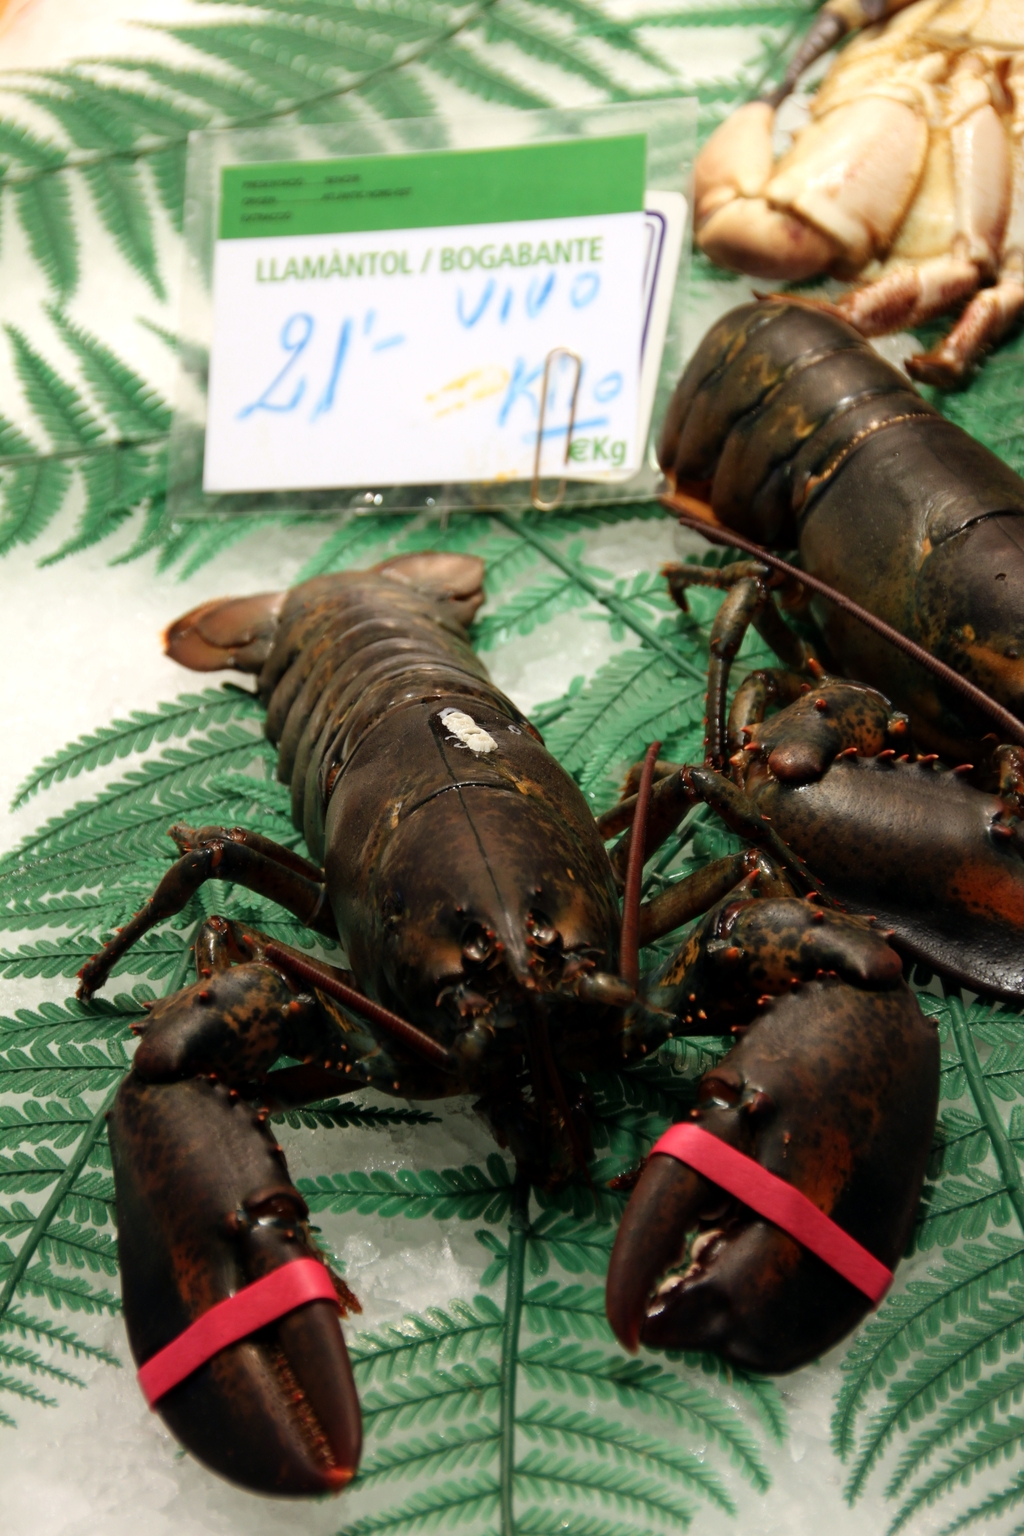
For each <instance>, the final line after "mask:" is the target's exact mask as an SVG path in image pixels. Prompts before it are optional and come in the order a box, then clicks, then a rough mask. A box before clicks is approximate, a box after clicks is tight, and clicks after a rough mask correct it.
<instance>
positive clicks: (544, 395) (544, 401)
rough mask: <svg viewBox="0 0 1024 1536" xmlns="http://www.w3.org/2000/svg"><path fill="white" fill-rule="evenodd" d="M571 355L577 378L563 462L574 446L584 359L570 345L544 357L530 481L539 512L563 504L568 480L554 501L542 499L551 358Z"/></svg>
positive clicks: (566, 431) (533, 500)
mask: <svg viewBox="0 0 1024 1536" xmlns="http://www.w3.org/2000/svg"><path fill="white" fill-rule="evenodd" d="M558 356H562V357H571V358H572V360H573V362H574V363H575V364H576V380H575V383H574V384H573V386H572V400H571V402H570V405H569V425H568V426H567V427H566V429H565V457H564V458H563V460H562V462H563V464H568V462H569V449H570V447H571V446H572V429H573V427H574V426H575V425H576V400H577V398H578V396H579V392H580V379H581V378H582V376H583V360H582V358H580V357H579V356H577V354H576V353H575V352H570V351H569V348H568V347H552V349H551V351H550V352H549V353H548V355H547V357H546V358H545V359H544V379H543V382H542V384H541V392H540V421H539V422H538V423H537V446H536V448H535V450H534V454H533V479H532V480H531V482H530V502H531V504H532V505H533V506H534V507H536V509H537V511H538V512H553V511H554V510H555V508H556V507H557V506H560V505H561V501H562V497H563V496H564V495H565V487H566V483H567V482H566V481H565V480H564V479H563V480H560V481H559V482H558V490H557V491H556V492H555V499H554V501H542V500H541V495H540V456H541V450H542V449H543V446H544V416H545V413H546V411H547V406H548V374H549V373H550V372H551V359H552V358H554V357H558Z"/></svg>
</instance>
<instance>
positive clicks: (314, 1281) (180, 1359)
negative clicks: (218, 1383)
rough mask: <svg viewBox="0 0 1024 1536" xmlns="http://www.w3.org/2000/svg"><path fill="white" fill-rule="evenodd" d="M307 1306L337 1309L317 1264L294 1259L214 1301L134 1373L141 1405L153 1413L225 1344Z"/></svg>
mask: <svg viewBox="0 0 1024 1536" xmlns="http://www.w3.org/2000/svg"><path fill="white" fill-rule="evenodd" d="M311 1301H331V1302H333V1303H334V1305H335V1306H338V1305H339V1303H338V1293H337V1291H336V1290H335V1289H334V1284H333V1282H332V1280H331V1277H330V1275H329V1274H328V1272H327V1270H326V1269H325V1267H324V1266H323V1264H321V1263H320V1262H319V1261H318V1260H317V1259H293V1260H292V1262H291V1263H290V1264H283V1265H282V1266H281V1268H280V1269H274V1270H271V1272H270V1274H269V1275H264V1276H263V1278H262V1279H261V1280H255V1281H254V1282H253V1284H252V1285H247V1286H246V1287H245V1289H244V1290H241V1291H236V1293H235V1295H234V1296H228V1297H227V1299H226V1300H225V1301H219V1302H218V1303H217V1305H216V1306H214V1307H211V1308H210V1310H209V1312H204V1313H203V1315H202V1317H197V1318H196V1320H195V1322H194V1323H192V1324H191V1325H190V1326H189V1327H188V1328H186V1329H185V1331H184V1333H179V1334H178V1337H177V1338H176V1339H172V1340H171V1342H170V1344H168V1345H166V1346H165V1348H163V1349H161V1350H160V1351H159V1352H158V1353H157V1354H155V1355H153V1356H152V1358H151V1359H149V1360H147V1361H146V1363H145V1365H143V1366H141V1367H140V1368H139V1372H138V1381H139V1386H140V1387H141V1388H142V1395H143V1396H144V1397H145V1399H146V1402H147V1403H148V1404H149V1406H150V1407H151V1408H155V1407H156V1404H157V1403H158V1402H159V1401H160V1399H161V1398H162V1397H163V1396H164V1395H165V1394H166V1393H168V1392H169V1391H170V1390H171V1388H172V1387H176V1386H177V1385H178V1383H179V1382H182V1381H184V1380H185V1377H186V1376H191V1375H192V1372H193V1371H198V1369H199V1367H200V1366H201V1365H205V1364H206V1362H207V1361H208V1360H212V1359H213V1357H214V1355H218V1354H220V1352H221V1350H222V1349H227V1347H228V1345H229V1344H237V1343H238V1341H239V1339H244V1338H246V1337H248V1335H249V1334H250V1333H255V1332H256V1331H257V1330H258V1329H260V1328H265V1327H266V1326H267V1324H268V1323H274V1322H276V1321H277V1319H278V1318H279V1317H285V1316H286V1315H287V1314H288V1313H289V1312H294V1311H295V1309H296V1308H297V1307H304V1306H306V1305H307V1303H308V1302H311Z"/></svg>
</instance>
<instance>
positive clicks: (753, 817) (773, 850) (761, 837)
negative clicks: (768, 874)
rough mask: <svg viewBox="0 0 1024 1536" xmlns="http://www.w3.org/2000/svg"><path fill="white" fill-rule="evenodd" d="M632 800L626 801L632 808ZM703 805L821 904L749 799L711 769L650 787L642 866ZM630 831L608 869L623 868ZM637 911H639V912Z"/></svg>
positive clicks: (680, 773) (688, 771)
mask: <svg viewBox="0 0 1024 1536" xmlns="http://www.w3.org/2000/svg"><path fill="white" fill-rule="evenodd" d="M635 799H636V797H635V796H634V797H633V801H632V802H628V801H627V802H626V806H629V805H630V804H631V803H632V804H633V806H634V807H635ZM701 802H703V803H704V804H705V805H709V806H710V807H711V809H712V810H713V811H714V812H715V814H716V815H718V816H720V817H721V818H722V820H723V821H724V822H725V824H726V826H727V827H728V828H729V830H730V831H731V832H735V833H736V834H737V836H739V837H742V838H743V839H744V840H745V841H746V842H748V843H752V844H753V845H754V847H755V848H757V849H760V850H761V851H762V852H763V853H764V854H766V855H767V856H768V858H769V859H771V860H772V862H773V863H774V864H776V865H777V866H778V867H779V869H781V870H784V871H785V873H786V876H787V878H788V879H789V880H791V881H792V883H793V885H794V887H795V888H796V889H797V890H798V891H802V892H807V893H811V892H814V893H815V894H816V895H817V896H818V897H819V898H820V899H821V900H823V901H827V897H826V896H825V895H824V893H823V892H822V891H821V890H820V887H819V886H818V884H817V882H816V881H815V879H814V877H813V876H812V875H811V874H810V872H809V871H808V870H807V869H806V867H805V866H804V863H803V860H802V859H799V858H797V856H796V854H794V853H793V852H792V851H791V849H790V848H789V847H788V846H787V845H786V844H785V843H784V842H783V841H782V839H781V838H780V837H779V835H778V834H777V833H776V832H774V831H773V830H772V828H771V826H770V825H769V824H768V823H767V822H766V821H765V819H764V817H763V816H762V815H761V812H760V811H759V810H758V809H757V807H756V805H755V804H754V802H753V801H752V800H751V799H750V797H749V795H747V794H745V793H744V791H743V790H742V789H739V788H737V786H736V785H735V784H733V783H732V781H731V780H729V779H727V778H725V777H724V775H722V774H720V773H716V772H715V771H714V769H712V768H685V767H684V768H680V769H678V770H677V771H676V772H675V773H673V774H672V775H671V776H670V777H668V778H665V779H661V780H659V782H658V783H657V784H655V786H654V789H653V791H652V793H651V808H650V813H649V816H648V822H647V836H646V838H645V841H644V862H645V863H646V861H647V859H649V858H650V856H651V854H652V853H654V851H655V850H656V849H657V848H658V847H659V846H660V845H661V844H662V843H663V842H664V841H665V838H666V837H667V836H668V835H669V833H670V832H672V831H673V829H674V828H675V827H677V826H678V825H679V823H680V821H681V820H682V819H683V816H684V815H685V814H686V812H687V811H688V810H689V809H690V807H691V806H693V805H698V804H700V803H701ZM631 838H632V828H630V831H629V832H627V834H626V836H625V837H624V838H622V840H621V842H619V843H618V844H617V846H616V848H615V850H614V852H613V854H612V864H613V866H615V867H616V868H625V864H626V861H627V860H628V858H629V844H630V841H631ZM641 910H642V909H641Z"/></svg>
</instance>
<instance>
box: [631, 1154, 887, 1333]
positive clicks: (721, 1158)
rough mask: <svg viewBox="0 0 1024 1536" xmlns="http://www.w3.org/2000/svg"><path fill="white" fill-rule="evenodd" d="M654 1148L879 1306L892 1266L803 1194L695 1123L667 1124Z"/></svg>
mask: <svg viewBox="0 0 1024 1536" xmlns="http://www.w3.org/2000/svg"><path fill="white" fill-rule="evenodd" d="M657 1152H661V1153H664V1154H665V1155H666V1156H668V1157H674V1158H676V1159H677V1160H678V1161H679V1162H681V1163H686V1164H687V1165H688V1167H690V1168H693V1169H695V1171H696V1172H697V1173H700V1174H703V1175H704V1177H705V1178H706V1179H710V1180H711V1182H712V1183H713V1184H717V1185H719V1187H720V1188H721V1189H724V1190H726V1191H727V1193H728V1194H730V1195H735V1196H736V1198H737V1200H742V1201H743V1204H744V1205H749V1206H750V1208H751V1210H753V1211H756V1212H757V1214H758V1215H759V1216H764V1217H766V1218H767V1219H768V1221H771V1222H774V1223H775V1225H776V1226H777V1227H781V1228H782V1230H783V1232H788V1233H789V1236H790V1237H795V1238H796V1240H797V1242H798V1243H802V1245H803V1246H804V1247H805V1248H808V1249H810V1251H811V1253H814V1254H817V1256H818V1258H819V1259H823V1260H824V1262H825V1263H826V1264H827V1265H828V1266H829V1268H830V1269H834V1270H835V1271H836V1273H837V1274H840V1275H842V1277H843V1279H844V1280H849V1282H850V1284H851V1285H855V1286H856V1287H857V1289H858V1291H863V1293H864V1295H865V1296H867V1297H868V1298H869V1300H870V1301H871V1303H872V1305H873V1306H876V1307H877V1306H878V1303H879V1302H880V1301H881V1299H882V1297H883V1296H884V1295H885V1293H886V1291H887V1290H888V1289H889V1287H890V1285H891V1284H892V1270H890V1269H886V1267H885V1265H884V1264H882V1263H880V1262H879V1260H878V1259H876V1258H875V1256H874V1254H871V1253H868V1251H867V1249H866V1248H862V1247H861V1245H860V1243H858V1242H857V1241H856V1239H854V1238H852V1237H851V1236H850V1234H849V1232H844V1231H843V1229H842V1227H837V1226H836V1224H835V1222H834V1221H833V1220H832V1219H831V1217H829V1216H826V1215H825V1213H824V1211H819V1210H818V1207H817V1206H816V1205H813V1204H812V1203H811V1201H810V1200H808V1198H807V1196H806V1195H802V1194H801V1193H800V1191H799V1190H798V1189H794V1188H793V1186H792V1184H787V1183H786V1181H785V1179H780V1178H779V1177H778V1176H777V1175H776V1174H774V1173H769V1172H768V1170H767V1168H762V1167H761V1165H760V1163H755V1162H754V1160H753V1158H752V1157H747V1155H746V1154H745V1153H744V1152H737V1150H736V1148H735V1147H730V1146H727V1144H726V1143H725V1142H724V1141H720V1140H719V1138H718V1137H717V1136H712V1135H711V1134H710V1132H709V1131H702V1130H701V1128H700V1126H697V1125H673V1126H670V1127H669V1129H668V1130H667V1131H666V1132H665V1134H664V1136H662V1138H661V1140H660V1141H656V1142H655V1143H654V1146H653V1147H652V1148H651V1156H652V1157H653V1156H654V1155H655V1153H657Z"/></svg>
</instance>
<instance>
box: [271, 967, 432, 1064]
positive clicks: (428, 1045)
mask: <svg viewBox="0 0 1024 1536" xmlns="http://www.w3.org/2000/svg"><path fill="white" fill-rule="evenodd" d="M263 953H264V955H265V956H266V958H267V959H268V960H270V961H271V962H272V963H273V964H274V965H277V966H280V968H281V970H282V971H288V972H290V974H291V975H293V976H298V977H301V979H302V980H303V981H308V982H310V983H311V985H313V986H314V987H317V988H318V989H319V990H320V991H321V992H326V993H327V994H328V996H329V997H335V998H337V1000H338V1002H339V1003H344V1005H345V1007H346V1008H350V1009H351V1010H352V1012H353V1013H358V1014H359V1015H360V1016H361V1017H362V1018H364V1019H369V1020H370V1022H371V1023H372V1024H378V1025H379V1026H380V1027H381V1029H386V1030H387V1032H388V1034H390V1035H394V1037H395V1039H396V1040H400V1041H401V1042H402V1044H403V1045H404V1046H405V1047H406V1049H407V1050H410V1051H412V1052H413V1053H414V1054H415V1055H417V1056H424V1057H426V1059H427V1061H430V1062H432V1063H433V1064H434V1065H435V1066H438V1067H444V1068H446V1069H447V1070H448V1071H449V1072H450V1071H452V1069H453V1068H454V1066H455V1062H454V1059H453V1057H452V1053H451V1051H449V1050H447V1049H446V1048H445V1046H443V1045H442V1044H441V1042H440V1041H439V1040H434V1039H433V1038H432V1037H431V1036H430V1035H428V1034H425V1033H424V1031H423V1030H422V1029H417V1028H416V1026H415V1024H410V1023H409V1022H408V1021H407V1020H406V1019H401V1018H399V1016H398V1014H397V1013H392V1012H391V1010H390V1009H389V1008H382V1007H381V1005H380V1003H375V1002H374V1001H373V1000H372V998H369V997H364V996H363V994H362V993H361V992H357V991H356V990H355V988H354V987H348V986H346V985H345V983H344V982H343V981H339V980H338V978H337V976H335V974H334V972H333V971H331V970H330V969H329V968H328V967H327V966H326V965H320V964H318V963H317V962H316V961H315V960H306V959H305V958H303V957H301V956H299V955H293V954H292V952H291V950H289V949H285V948H284V946H283V945H281V944H277V943H275V942H274V941H273V940H271V942H270V943H269V944H267V945H265V946H264V949H263Z"/></svg>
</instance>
